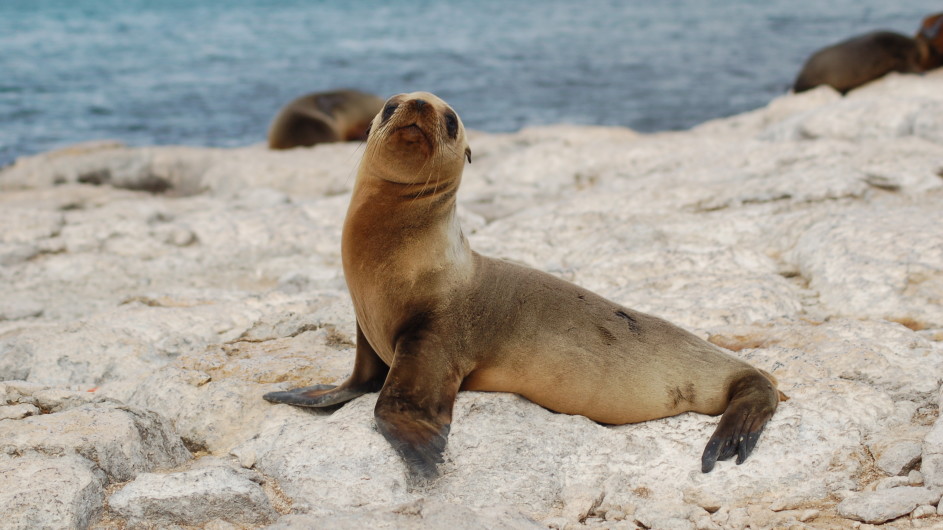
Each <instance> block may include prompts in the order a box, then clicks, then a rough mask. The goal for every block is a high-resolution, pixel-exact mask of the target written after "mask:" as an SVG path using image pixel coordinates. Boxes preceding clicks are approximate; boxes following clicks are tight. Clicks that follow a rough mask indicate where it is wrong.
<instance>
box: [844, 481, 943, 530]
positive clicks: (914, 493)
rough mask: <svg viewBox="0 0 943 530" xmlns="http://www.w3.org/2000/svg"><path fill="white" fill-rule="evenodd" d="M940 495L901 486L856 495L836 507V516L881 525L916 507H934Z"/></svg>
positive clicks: (922, 489) (923, 489) (926, 490)
mask: <svg viewBox="0 0 943 530" xmlns="http://www.w3.org/2000/svg"><path fill="white" fill-rule="evenodd" d="M939 501H940V493H939V492H933V491H931V490H928V489H926V488H915V487H913V486H903V487H900V488H891V489H886V490H879V491H869V492H864V493H859V494H856V495H854V496H852V497H849V498H847V499H845V500H843V501H842V502H841V503H840V504H839V505H838V514H839V515H841V516H842V517H848V518H851V519H855V520H857V521H863V522H865V523H883V522H886V521H890V520H891V519H896V518H898V517H900V516H902V515H907V514H909V513H911V512H913V511H914V509H915V508H917V506H923V505H935V504H937V503H938V502H939Z"/></svg>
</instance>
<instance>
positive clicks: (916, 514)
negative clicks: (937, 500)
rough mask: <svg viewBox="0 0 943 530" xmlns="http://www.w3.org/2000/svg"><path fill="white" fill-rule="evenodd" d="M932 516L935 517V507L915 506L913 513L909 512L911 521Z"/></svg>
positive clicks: (927, 505) (926, 505)
mask: <svg viewBox="0 0 943 530" xmlns="http://www.w3.org/2000/svg"><path fill="white" fill-rule="evenodd" d="M934 515H936V506H931V505H929V504H924V505H922V506H917V507H916V508H915V509H914V511H913V512H911V514H910V517H911V519H924V518H926V517H932V516H934Z"/></svg>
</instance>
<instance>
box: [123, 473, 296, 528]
mask: <svg viewBox="0 0 943 530" xmlns="http://www.w3.org/2000/svg"><path fill="white" fill-rule="evenodd" d="M108 504H109V506H110V507H111V509H112V510H114V511H115V512H116V513H117V514H119V515H120V516H122V517H125V518H128V519H129V520H130V521H131V522H132V523H134V524H144V523H147V524H157V525H173V524H180V525H191V526H196V525H201V524H204V523H207V522H209V521H213V520H215V519H222V520H225V521H228V522H230V523H238V524H252V525H258V524H265V523H268V522H272V521H274V520H275V519H276V518H277V513H276V512H275V510H274V509H273V508H272V505H271V503H270V502H269V500H268V498H267V497H266V496H265V493H264V492H263V491H262V487H261V486H259V484H256V483H255V482H253V481H251V480H249V479H247V478H246V477H244V476H242V475H241V474H240V473H239V472H237V471H236V470H233V469H230V468H227V467H217V466H213V467H205V468H198V469H193V470H190V471H183V472H179V473H167V474H157V473H141V474H139V475H138V476H137V478H136V479H135V480H134V481H133V482H131V483H130V484H128V485H126V486H124V487H122V488H121V489H120V490H118V491H117V492H115V493H114V494H113V495H112V496H111V497H110V498H109V500H108Z"/></svg>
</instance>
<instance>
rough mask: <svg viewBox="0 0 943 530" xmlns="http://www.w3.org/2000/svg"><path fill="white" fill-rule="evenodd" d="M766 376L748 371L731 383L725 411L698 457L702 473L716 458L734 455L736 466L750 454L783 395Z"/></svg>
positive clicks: (708, 468) (724, 458)
mask: <svg viewBox="0 0 943 530" xmlns="http://www.w3.org/2000/svg"><path fill="white" fill-rule="evenodd" d="M767 375H768V374H767ZM767 375H764V374H762V373H760V372H756V371H754V372H748V373H746V374H744V375H743V376H740V377H739V378H737V379H735V380H734V381H733V383H732V384H731V385H730V401H729V402H728V404H727V410H725V411H724V414H723V416H721V418H720V423H719V424H718V425H717V429H716V430H715V431H714V434H713V435H712V436H711V439H710V440H709V441H708V442H707V447H705V448H704V454H703V455H702V456H701V471H702V472H704V473H708V472H710V471H711V470H712V469H714V464H715V463H716V462H717V461H718V460H726V459H728V458H730V457H732V456H733V455H737V464H738V465H739V464H742V463H743V462H744V460H746V459H747V457H748V456H750V453H751V452H752V451H753V448H754V447H755V446H756V442H757V440H759V438H760V434H761V433H762V432H763V427H764V426H765V425H766V422H767V421H769V419H770V418H771V417H773V412H775V411H776V406H777V405H778V404H779V401H780V398H781V396H785V394H782V393H781V392H779V390H777V389H776V387H775V385H774V383H773V381H774V380H773V381H771V377H767Z"/></svg>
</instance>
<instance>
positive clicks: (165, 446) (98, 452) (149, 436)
mask: <svg viewBox="0 0 943 530" xmlns="http://www.w3.org/2000/svg"><path fill="white" fill-rule="evenodd" d="M20 389H21V390H23V388H22V387H21V388H20ZM26 390H27V391H30V390H33V392H32V393H33V395H32V396H29V397H32V398H33V400H34V401H35V402H36V403H37V404H41V405H42V404H44V405H46V406H45V407H43V408H46V409H55V411H54V412H52V413H50V414H41V415H37V416H28V417H24V418H22V419H17V420H3V421H0V440H2V448H3V451H4V452H6V453H7V454H15V455H35V454H38V455H46V456H49V457H61V456H81V457H84V458H86V459H88V460H89V461H90V462H93V463H94V468H95V469H99V470H101V471H102V472H104V474H105V475H106V476H107V477H108V480H109V481H113V482H121V481H126V480H130V479H132V478H134V477H135V475H137V473H139V472H144V471H151V470H153V469H156V468H165V467H174V466H177V465H180V464H182V463H183V462H185V461H187V460H188V459H189V458H190V453H189V451H187V449H186V448H185V447H184V446H183V443H182V442H181V441H180V438H179V437H177V435H176V434H175V433H174V432H173V430H172V427H171V426H170V423H169V422H167V420H165V419H164V418H162V417H160V416H159V415H157V414H156V413H154V412H150V411H145V410H141V409H137V408H132V407H128V406H126V405H123V404H121V403H119V402H115V401H110V400H104V399H94V400H89V401H88V402H86V403H82V402H81V401H83V400H81V399H76V401H73V402H71V403H70V402H69V401H67V400H50V398H49V397H48V396H42V395H41V394H42V391H40V390H37V389H29V388H27V389H26ZM86 399H87V398H86ZM50 401H52V403H50ZM57 405H59V406H57Z"/></svg>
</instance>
